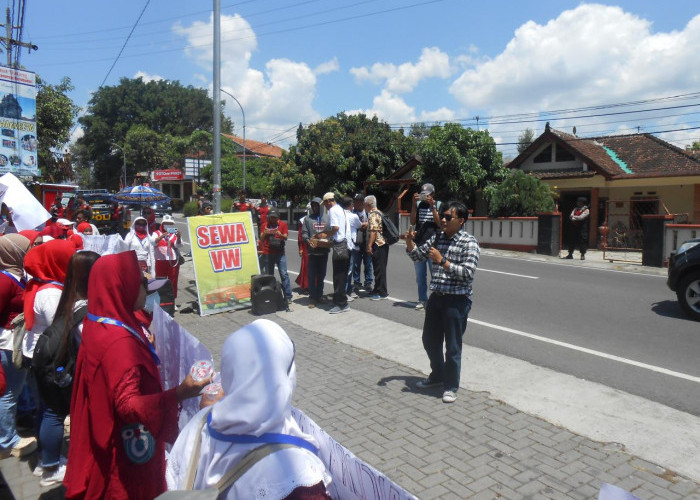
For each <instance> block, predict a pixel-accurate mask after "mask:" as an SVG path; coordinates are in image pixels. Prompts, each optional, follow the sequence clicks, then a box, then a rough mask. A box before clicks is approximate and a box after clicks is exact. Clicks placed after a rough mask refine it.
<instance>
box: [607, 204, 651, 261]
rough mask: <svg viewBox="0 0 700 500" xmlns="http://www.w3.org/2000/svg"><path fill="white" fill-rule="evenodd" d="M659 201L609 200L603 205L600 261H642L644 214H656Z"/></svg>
mask: <svg viewBox="0 0 700 500" xmlns="http://www.w3.org/2000/svg"><path fill="white" fill-rule="evenodd" d="M659 206H660V200H659V199H658V198H632V199H629V200H609V201H608V202H607V203H606V205H605V226H603V227H602V228H601V229H600V232H601V235H600V236H601V240H602V246H603V259H604V260H609V261H610V262H612V261H614V260H617V261H622V262H636V263H640V264H641V262H642V246H643V242H644V235H643V219H642V216H644V215H656V214H658V213H659Z"/></svg>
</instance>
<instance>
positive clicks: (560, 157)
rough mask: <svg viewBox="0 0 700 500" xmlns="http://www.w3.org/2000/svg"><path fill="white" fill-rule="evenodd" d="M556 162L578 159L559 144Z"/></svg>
mask: <svg viewBox="0 0 700 500" xmlns="http://www.w3.org/2000/svg"><path fill="white" fill-rule="evenodd" d="M555 156H556V161H574V160H575V159H576V157H575V156H574V154H573V153H572V152H571V151H569V150H568V149H566V148H564V147H563V146H562V145H561V144H557V151H556V155H555Z"/></svg>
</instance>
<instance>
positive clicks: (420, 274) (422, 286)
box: [413, 259, 433, 302]
mask: <svg viewBox="0 0 700 500" xmlns="http://www.w3.org/2000/svg"><path fill="white" fill-rule="evenodd" d="M430 262H431V261H430V259H427V260H419V261H418V262H414V263H413V267H415V269H416V285H418V301H419V302H428V271H430V277H431V279H432V277H433V266H432V265H431V264H430Z"/></svg>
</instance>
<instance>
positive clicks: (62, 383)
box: [56, 366, 73, 388]
mask: <svg viewBox="0 0 700 500" xmlns="http://www.w3.org/2000/svg"><path fill="white" fill-rule="evenodd" d="M71 382H73V377H72V376H71V374H70V373H68V372H67V371H66V369H65V368H64V367H63V366H59V367H58V368H56V385H57V386H59V387H61V388H63V387H68V386H69V385H70V384H71Z"/></svg>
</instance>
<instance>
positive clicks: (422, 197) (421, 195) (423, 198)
mask: <svg viewBox="0 0 700 500" xmlns="http://www.w3.org/2000/svg"><path fill="white" fill-rule="evenodd" d="M420 201H428V195H427V194H424V193H421V194H420Z"/></svg>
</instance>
